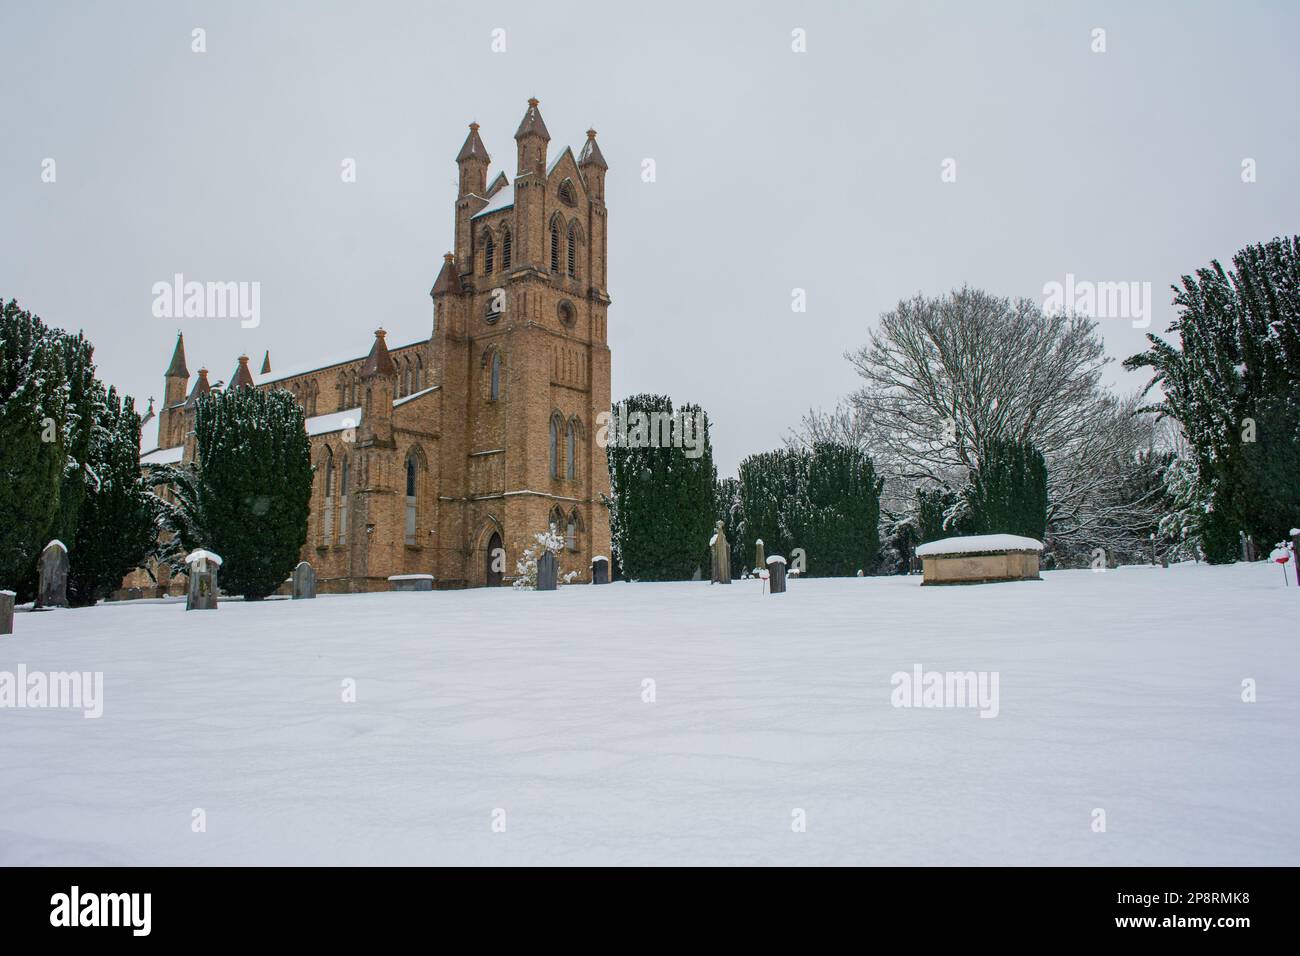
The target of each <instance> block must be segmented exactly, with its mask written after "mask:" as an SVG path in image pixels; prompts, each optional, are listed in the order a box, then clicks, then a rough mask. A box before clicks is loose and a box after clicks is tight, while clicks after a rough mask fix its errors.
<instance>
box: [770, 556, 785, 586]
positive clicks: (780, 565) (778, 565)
mask: <svg viewBox="0 0 1300 956" xmlns="http://www.w3.org/2000/svg"><path fill="white" fill-rule="evenodd" d="M767 593H768V594H784V593H785V558H783V557H781V555H779V554H774V555H772V556H771V557H770V558H768V559H767Z"/></svg>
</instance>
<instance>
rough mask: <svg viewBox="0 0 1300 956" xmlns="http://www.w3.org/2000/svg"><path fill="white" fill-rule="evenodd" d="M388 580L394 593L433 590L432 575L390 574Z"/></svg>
mask: <svg viewBox="0 0 1300 956" xmlns="http://www.w3.org/2000/svg"><path fill="white" fill-rule="evenodd" d="M388 580H389V581H391V582H392V584H393V590H394V591H432V590H433V575H432V574H390V575H389V576H388ZM294 596H295V597H296V596H297V595H294Z"/></svg>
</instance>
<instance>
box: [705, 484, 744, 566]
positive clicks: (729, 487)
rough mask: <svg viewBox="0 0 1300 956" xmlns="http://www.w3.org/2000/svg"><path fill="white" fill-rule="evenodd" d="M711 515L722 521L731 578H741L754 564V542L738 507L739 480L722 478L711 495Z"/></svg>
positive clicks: (742, 513) (742, 512)
mask: <svg viewBox="0 0 1300 956" xmlns="http://www.w3.org/2000/svg"><path fill="white" fill-rule="evenodd" d="M713 513H714V514H716V515H717V516H718V518H719V519H720V520H721V521H722V530H723V533H724V534H726V536H727V544H729V545H730V553H731V576H732V577H733V578H739V577H742V576H743V575H744V574H745V572H746V571H747V570H748V569H749V568H750V566H751V565H752V564H753V563H754V551H753V544H754V542H753V539H752V538H751V537H750V535H749V529H748V528H747V527H746V525H745V513H744V511H743V510H742V509H741V507H740V481H739V480H737V479H735V478H722V479H720V480H719V481H718V483H717V485H716V486H715V487H714V493H713ZM747 541H748V542H749V543H748V545H746V542H747ZM705 557H706V558H707V557H708V555H707V554H706V555H705ZM705 568H707V565H702V566H701V570H702V571H703V570H704V569H705Z"/></svg>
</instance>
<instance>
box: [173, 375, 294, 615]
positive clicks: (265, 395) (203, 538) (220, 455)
mask: <svg viewBox="0 0 1300 956" xmlns="http://www.w3.org/2000/svg"><path fill="white" fill-rule="evenodd" d="M195 440H196V442H197V461H196V462H193V463H190V464H187V465H184V466H179V467H163V468H158V469H155V472H154V475H153V482H154V483H155V484H157V483H165V484H167V485H169V486H170V488H171V490H172V495H173V498H174V500H173V501H171V502H164V503H163V504H162V513H163V523H164V527H165V528H166V529H167V530H168V531H171V532H172V533H173V534H174V535H175V537H174V539H173V540H172V543H171V547H170V549H169V551H168V554H167V557H168V559H169V561H170V563H171V565H172V567H173V568H175V569H176V570H183V569H184V568H183V565H182V564H181V563H180V562H181V559H182V558H183V555H184V554H185V553H186V552H188V551H190V550H192V549H194V548H199V547H202V548H206V549H208V550H210V551H215V552H216V553H217V554H219V555H221V557H222V561H223V563H222V565H221V577H220V581H221V589H222V590H223V591H226V592H227V593H230V594H242V595H243V596H244V598H245V599H246V600H259V599H261V598H264V597H266V596H267V595H268V594H271V593H273V592H274V591H275V590H276V588H278V587H279V586H280V584H282V583H283V582H284V580H285V579H286V578H287V577H288V576H289V574H290V573H291V572H292V571H293V568H294V566H295V565H296V564H297V563H298V559H299V554H300V552H301V550H302V546H303V544H304V543H305V542H306V540H307V517H308V513H309V509H310V504H311V486H312V465H311V449H310V442H309V440H308V438H307V432H306V430H305V428H304V423H303V414H302V408H301V407H300V406H299V405H298V403H297V401H296V400H295V399H294V397H293V395H292V394H290V393H289V392H287V391H283V390H277V391H269V392H267V391H258V390H256V389H253V388H249V387H240V388H235V389H231V390H229V391H225V392H211V393H209V394H208V395H205V396H202V397H200V398H199V399H198V402H197V404H196V407H195Z"/></svg>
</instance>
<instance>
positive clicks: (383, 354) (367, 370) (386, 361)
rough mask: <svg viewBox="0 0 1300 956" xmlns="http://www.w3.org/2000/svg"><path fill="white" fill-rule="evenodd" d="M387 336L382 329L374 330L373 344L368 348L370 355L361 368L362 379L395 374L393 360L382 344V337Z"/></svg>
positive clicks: (395, 368)
mask: <svg viewBox="0 0 1300 956" xmlns="http://www.w3.org/2000/svg"><path fill="white" fill-rule="evenodd" d="M387 334H388V333H387V332H385V331H384V330H383V329H375V344H374V345H372V346H370V354H369V355H367V356H366V362H365V364H364V365H362V366H361V377H362V378H374V377H375V376H376V375H395V374H397V366H396V365H394V364H393V358H392V356H391V355H389V354H388V346H387V345H385V344H384V336H386V335H387Z"/></svg>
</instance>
